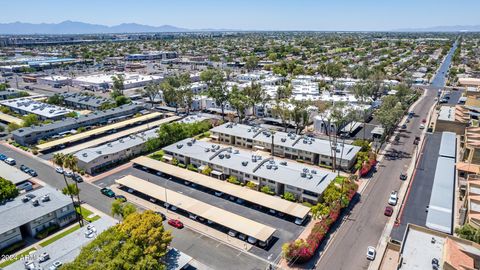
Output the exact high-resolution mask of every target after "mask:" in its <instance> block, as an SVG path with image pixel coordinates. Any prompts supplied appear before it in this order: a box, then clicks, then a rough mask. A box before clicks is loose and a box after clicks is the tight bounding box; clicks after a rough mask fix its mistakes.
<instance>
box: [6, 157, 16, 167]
mask: <svg viewBox="0 0 480 270" xmlns="http://www.w3.org/2000/svg"><path fill="white" fill-rule="evenodd" d="M5 163H7V164H8V165H11V166H13V165H15V164H17V162H16V161H15V159H13V158H7V159H5Z"/></svg>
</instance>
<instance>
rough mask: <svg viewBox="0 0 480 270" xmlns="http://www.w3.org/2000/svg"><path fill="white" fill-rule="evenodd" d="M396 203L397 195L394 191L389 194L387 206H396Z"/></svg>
mask: <svg viewBox="0 0 480 270" xmlns="http://www.w3.org/2000/svg"><path fill="white" fill-rule="evenodd" d="M397 201H398V193H397V192H396V191H392V192H391V193H390V197H389V198H388V204H390V205H393V206H395V205H397Z"/></svg>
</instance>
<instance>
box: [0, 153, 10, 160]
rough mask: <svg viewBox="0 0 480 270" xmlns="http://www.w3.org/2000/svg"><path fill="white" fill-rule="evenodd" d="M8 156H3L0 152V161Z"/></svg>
mask: <svg viewBox="0 0 480 270" xmlns="http://www.w3.org/2000/svg"><path fill="white" fill-rule="evenodd" d="M7 158H8V157H7V156H5V155H4V154H0V160H1V161H4V160H5V159H7Z"/></svg>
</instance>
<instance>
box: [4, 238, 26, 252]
mask: <svg viewBox="0 0 480 270" xmlns="http://www.w3.org/2000/svg"><path fill="white" fill-rule="evenodd" d="M23 247H25V242H24V241H23V240H20V241H19V242H16V243H14V244H12V245H10V246H8V247H6V248H4V249H2V250H0V254H13V253H15V252H17V251H19V250H20V249H22V248H23Z"/></svg>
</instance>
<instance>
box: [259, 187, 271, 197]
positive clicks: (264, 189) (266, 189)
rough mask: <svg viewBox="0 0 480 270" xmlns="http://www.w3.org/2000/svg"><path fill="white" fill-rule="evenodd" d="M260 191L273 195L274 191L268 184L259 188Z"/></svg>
mask: <svg viewBox="0 0 480 270" xmlns="http://www.w3.org/2000/svg"><path fill="white" fill-rule="evenodd" d="M260 191H261V192H263V193H265V194H268V195H275V192H273V191H272V189H271V188H270V186H263V187H262V188H261V189H260Z"/></svg>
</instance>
